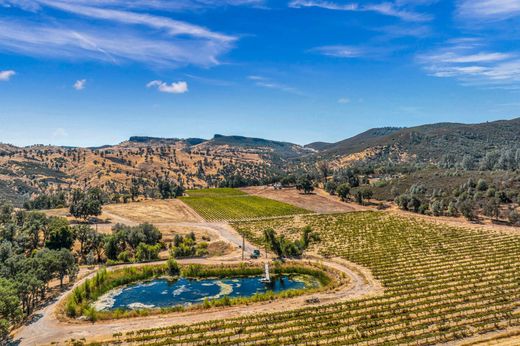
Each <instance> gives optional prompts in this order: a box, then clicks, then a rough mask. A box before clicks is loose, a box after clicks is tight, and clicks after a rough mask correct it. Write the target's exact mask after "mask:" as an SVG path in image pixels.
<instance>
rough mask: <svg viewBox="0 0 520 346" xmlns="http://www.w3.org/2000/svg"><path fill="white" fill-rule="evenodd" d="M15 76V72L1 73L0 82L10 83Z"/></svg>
mask: <svg viewBox="0 0 520 346" xmlns="http://www.w3.org/2000/svg"><path fill="white" fill-rule="evenodd" d="M15 74H16V72H15V71H13V70H6V71H0V81H4V82H5V81H8V80H9V79H11V77H12V76H14V75H15Z"/></svg>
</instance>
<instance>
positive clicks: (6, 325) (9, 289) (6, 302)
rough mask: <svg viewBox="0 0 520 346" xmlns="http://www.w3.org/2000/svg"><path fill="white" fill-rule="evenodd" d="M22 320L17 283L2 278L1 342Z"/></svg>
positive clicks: (0, 293) (0, 284) (0, 294)
mask: <svg viewBox="0 0 520 346" xmlns="http://www.w3.org/2000/svg"><path fill="white" fill-rule="evenodd" d="M21 319H22V310H21V308H20V300H19V298H18V291H17V288H16V283H15V282H13V281H11V280H8V279H5V278H2V277H0V342H3V341H5V340H6V339H7V337H8V336H9V329H10V326H12V325H14V324H16V323H18V322H19V321H20V320H21Z"/></svg>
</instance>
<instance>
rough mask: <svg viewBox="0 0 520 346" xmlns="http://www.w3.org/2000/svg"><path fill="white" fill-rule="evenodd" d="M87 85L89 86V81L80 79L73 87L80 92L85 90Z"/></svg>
mask: <svg viewBox="0 0 520 346" xmlns="http://www.w3.org/2000/svg"><path fill="white" fill-rule="evenodd" d="M86 84H87V80H86V79H79V80H77V81H76V82H74V84H73V85H72V87H73V88H74V89H76V90H78V91H79V90H83V89H85V85H86Z"/></svg>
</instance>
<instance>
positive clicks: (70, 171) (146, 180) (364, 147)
mask: <svg viewBox="0 0 520 346" xmlns="http://www.w3.org/2000/svg"><path fill="white" fill-rule="evenodd" d="M518 143H520V118H518V119H513V120H502V121H495V122H487V123H482V124H455V123H439V124H432V125H423V126H417V127H411V128H396V127H385V128H376V129H371V130H368V131H365V132H363V133H361V134H359V135H356V136H354V137H351V138H348V139H345V140H343V141H340V142H337V143H325V142H315V143H311V144H309V145H307V146H305V147H302V146H299V145H296V144H292V143H288V142H279V141H271V140H267V139H261V138H249V137H242V136H223V135H215V136H214V137H213V138H212V139H209V140H208V139H200V138H188V139H179V138H157V137H146V136H134V137H131V138H129V140H127V141H124V142H122V143H119V144H117V145H105V146H101V147H97V148H74V147H57V146H43V145H34V146H29V147H23V148H19V147H15V146H12V145H8V144H0V199H7V200H10V201H13V202H14V203H15V204H17V205H20V204H21V203H23V201H24V200H27V199H28V198H30V197H31V196H34V195H35V194H38V193H41V192H55V191H59V190H70V189H71V188H75V187H79V188H86V187H101V188H102V189H103V190H105V191H106V192H109V193H110V194H112V195H118V194H119V195H125V194H128V193H129V189H130V186H131V185H132V184H138V185H139V188H140V191H141V193H142V194H146V195H149V196H150V195H153V194H154V193H156V183H157V181H158V179H163V178H168V179H170V180H174V181H175V182H177V183H182V184H183V185H184V186H185V187H186V188H197V187H213V186H219V185H220V184H222V183H223V182H226V181H234V182H235V185H237V184H236V179H237V177H238V176H240V179H241V180H240V181H239V184H238V185H249V184H251V183H261V182H264V183H265V182H268V181H270V180H269V179H271V178H272V177H273V176H275V175H277V174H279V173H281V172H291V171H294V170H295V169H302V168H309V167H312V166H313V165H314V163H315V162H317V161H320V160H325V161H328V162H331V163H332V166H333V167H335V168H338V167H344V166H348V165H351V164H352V163H355V162H360V161H361V162H379V163H384V162H393V163H414V162H423V163H439V162H443V161H450V162H461V161H462V159H463V158H464V157H465V156H469V157H471V158H472V159H473V160H475V162H478V161H479V160H481V159H482V157H483V156H485V155H486V153H487V152H489V151H491V150H494V149H502V148H513V147H514V149H516V146H517V145H518Z"/></svg>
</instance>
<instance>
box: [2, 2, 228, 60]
mask: <svg viewBox="0 0 520 346" xmlns="http://www.w3.org/2000/svg"><path fill="white" fill-rule="evenodd" d="M210 2H211V1H210ZM138 3H140V5H139V4H138ZM152 3H155V4H156V5H157V6H159V7H160V5H161V4H164V5H166V4H167V3H169V2H166V1H161V0H155V1H154V0H151V1H149V2H146V1H137V2H136V3H134V2H133V1H129V0H91V1H86V0H78V1H74V2H65V1H59V0H33V1H29V0H23V1H20V0H15V1H13V0H11V1H9V2H7V4H8V5H10V6H18V7H20V8H22V9H25V10H27V11H36V12H35V13H32V14H31V15H30V16H19V17H14V16H12V17H3V18H1V19H0V50H6V51H10V52H16V53H19V54H26V55H30V56H44V57H51V58H60V59H70V60H74V61H76V60H101V61H107V62H110V63H115V64H120V63H122V62H125V61H136V62H140V63H144V64H148V65H153V66H154V67H179V66H184V65H188V64H193V65H200V66H212V65H217V64H219V63H220V62H219V56H221V55H223V54H225V53H226V52H228V51H229V50H230V49H232V48H233V45H234V42H235V41H236V40H237V37H235V36H231V35H226V34H222V33H219V32H215V31H212V30H210V29H208V28H205V27H203V26H200V25H196V24H191V23H188V22H186V21H181V20H175V19H172V18H170V16H160V15H156V14H150V13H146V12H145V11H144V10H145V9H146V8H152V6H151V5H149V6H148V5H146V4H152ZM197 3H198V4H201V5H203V3H204V0H202V1H200V0H199V1H197ZM235 3H236V4H238V2H235ZM0 4H4V6H5V4H6V1H5V0H4V1H3V2H2V0H0ZM87 4H88V5H87ZM208 4H209V3H208ZM230 4H231V3H230ZM209 5H211V4H209ZM45 8H52V9H53V10H54V12H55V11H61V12H67V13H69V14H71V15H72V19H70V18H68V19H67V20H66V19H64V18H65V16H63V15H56V16H55V17H50V16H51V14H49V13H53V12H48V13H47V12H46V13H45V14H43V13H44V10H45ZM133 9H140V10H141V11H133ZM143 9H144V10H143Z"/></svg>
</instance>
